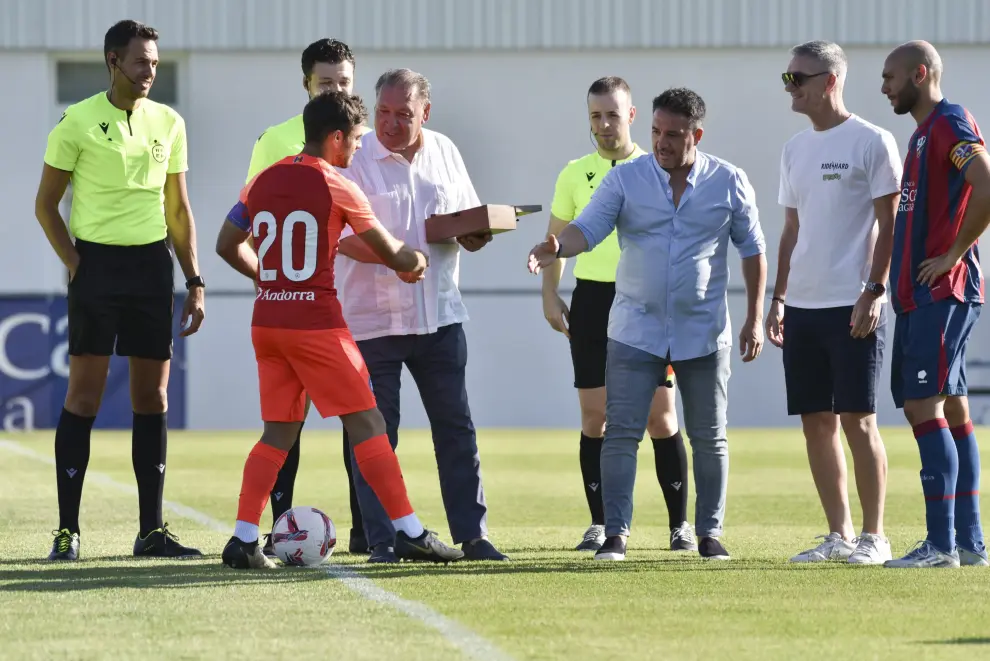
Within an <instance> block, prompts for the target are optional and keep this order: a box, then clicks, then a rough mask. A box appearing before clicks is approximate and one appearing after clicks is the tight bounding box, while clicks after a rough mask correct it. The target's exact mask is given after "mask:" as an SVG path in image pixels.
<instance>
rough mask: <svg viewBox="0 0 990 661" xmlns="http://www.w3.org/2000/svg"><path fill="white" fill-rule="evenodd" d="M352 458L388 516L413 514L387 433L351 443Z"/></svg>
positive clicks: (397, 460)
mask: <svg viewBox="0 0 990 661" xmlns="http://www.w3.org/2000/svg"><path fill="white" fill-rule="evenodd" d="M354 458H355V459H356V460H357V465H358V470H360V471H361V476H362V477H364V479H365V481H366V482H367V483H368V486H370V487H371V490H372V491H374V492H375V495H376V496H378V501H379V502H380V503H381V504H382V507H384V508H385V513H386V514H388V518H389V519H391V520H392V521H395V520H396V519H401V518H402V517H404V516H408V515H410V514H412V513H413V508H412V505H410V504H409V496H408V494H407V493H406V483H405V480H403V478H402V469H401V468H399V458H398V457H396V456H395V452H394V451H393V450H392V445H391V444H390V443H389V442H388V436H386V435H385V434H382V435H380V436H375V437H374V438H369V439H368V440H367V441H362V442H361V443H358V444H357V445H355V446H354ZM272 481H273V482H274V476H273V478H272ZM266 493H267V492H266ZM262 508H264V505H262ZM259 517H260V514H259ZM238 518H240V517H238Z"/></svg>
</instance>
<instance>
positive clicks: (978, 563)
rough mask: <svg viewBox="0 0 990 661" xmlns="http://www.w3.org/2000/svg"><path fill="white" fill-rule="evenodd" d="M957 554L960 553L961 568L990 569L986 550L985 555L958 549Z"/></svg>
mask: <svg viewBox="0 0 990 661" xmlns="http://www.w3.org/2000/svg"><path fill="white" fill-rule="evenodd" d="M956 552H957V553H959V566H961V567H990V562H987V552H986V551H985V550H984V551H983V553H975V552H973V551H969V550H967V549H964V548H962V547H958V548H957V549H956Z"/></svg>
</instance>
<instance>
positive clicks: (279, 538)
mask: <svg viewBox="0 0 990 661" xmlns="http://www.w3.org/2000/svg"><path fill="white" fill-rule="evenodd" d="M272 544H273V546H274V547H275V555H276V556H278V559H279V560H281V561H282V562H283V563H284V564H286V565H294V566H296V567H316V566H318V565H320V564H322V563H324V562H326V560H327V558H329V557H330V555H331V554H332V553H333V549H334V547H335V546H336V545H337V530H336V528H334V525H333V521H331V520H330V517H329V516H327V515H326V514H324V513H323V512H321V511H320V510H318V509H316V508H315V507H293V508H292V509H291V510H289V511H288V512H285V513H284V514H282V516H280V517H278V520H276V521H275V526H274V527H273V529H272Z"/></svg>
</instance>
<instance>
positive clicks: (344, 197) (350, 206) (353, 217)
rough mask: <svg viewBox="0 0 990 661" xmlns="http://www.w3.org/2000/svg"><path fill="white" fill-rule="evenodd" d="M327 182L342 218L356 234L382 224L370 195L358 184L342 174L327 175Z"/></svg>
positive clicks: (334, 203) (335, 206)
mask: <svg viewBox="0 0 990 661" xmlns="http://www.w3.org/2000/svg"><path fill="white" fill-rule="evenodd" d="M327 184H328V185H329V186H330V191H331V194H332V195H333V206H334V208H335V209H336V210H337V213H339V214H340V218H341V220H343V221H344V222H345V223H346V224H348V225H350V226H351V228H352V229H353V230H354V233H355V234H361V233H362V232H367V231H368V230H370V229H374V228H376V227H380V226H381V224H380V223H379V222H378V219H377V218H376V217H375V213H374V212H373V211H372V210H371V203H370V202H368V197H367V196H366V195H365V194H364V193H363V192H362V191H361V189H360V188H358V187H357V184H355V183H354V182H353V181H349V180H347V179H344V178H343V177H341V176H330V177H327Z"/></svg>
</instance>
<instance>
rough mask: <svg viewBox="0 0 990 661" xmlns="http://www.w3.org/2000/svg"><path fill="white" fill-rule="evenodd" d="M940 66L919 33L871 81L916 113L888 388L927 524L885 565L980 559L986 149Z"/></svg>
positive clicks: (898, 249) (983, 553) (894, 269)
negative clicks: (949, 93)
mask: <svg viewBox="0 0 990 661" xmlns="http://www.w3.org/2000/svg"><path fill="white" fill-rule="evenodd" d="M941 77H942V60H941V58H940V57H939V54H938V52H937V51H936V50H935V48H934V47H933V46H932V45H931V44H929V43H927V42H924V41H914V42H909V43H906V44H904V45H902V46H899V47H898V48H896V49H894V50H893V51H892V52H891V53H890V55H889V56H888V57H887V61H886V62H885V63H884V69H883V81H884V82H883V87H882V92H883V93H884V94H885V95H886V96H887V97H888V98H889V99H890V102H891V104H892V105H893V107H894V112H895V113H897V114H898V115H905V114H908V113H910V114H911V115H912V116H913V117H914V119H915V121H916V122H917V123H918V127H917V129H916V130H915V132H914V135H912V136H911V141H910V143H909V145H908V150H907V156H906V157H905V160H904V174H903V177H902V180H901V201H900V205H899V207H898V210H897V219H896V221H895V223H894V250H893V258H892V260H891V267H890V283H891V287H892V289H893V292H892V296H891V301H892V302H893V305H894V312H895V313H896V315H897V321H896V324H895V327H894V346H893V362H892V365H891V390H892V393H893V396H894V402H895V404H896V405H897V406H898V407H899V408H900V407H903V408H904V415H905V417H907V420H908V422H909V423H910V424H911V426H912V427H913V428H914V435H915V438H916V439H917V441H918V449H919V451H920V454H921V486H922V490H923V492H924V495H925V509H926V516H925V518H926V523H927V528H928V536H927V538H926V539H925V540H924V541H922V542H919V543H918V544H917V545H916V546H915V547H914V548H912V549H911V550H910V551H909V552H908V553H907V555H905V556H904V557H903V558H896V559H894V560H888V561H887V562H886V563H885V565H886V566H888V567H958V566H959V565H960V564H962V565H978V566H987V564H988V563H987V550H986V546H985V544H984V539H983V529H982V526H981V523H980V508H979V481H980V455H979V450H978V448H977V445H976V436H975V435H974V433H973V423H972V422H971V421H970V418H969V403H968V401H967V399H966V392H967V390H966V347H967V344H968V343H969V337H970V334H971V333H972V330H973V327H974V326H975V325H976V321H977V319H978V318H979V316H980V311H981V310H982V308H983V303H984V279H983V272H982V270H981V268H980V258H979V251H978V248H977V245H976V241H977V239H978V238H979V236H980V235H981V234H982V233H983V232H984V230H986V228H987V226H988V225H990V157H988V155H987V150H986V144H985V142H984V140H983V136H982V135H981V134H980V129H979V127H978V126H977V124H976V120H975V119H973V116H972V115H971V114H970V113H969V111H967V110H966V109H965V108H963V107H962V106H960V105H956V104H954V103H949V101H947V100H946V99H945V98H943V96H942V91H941V89H940V79H941Z"/></svg>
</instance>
